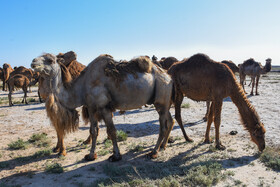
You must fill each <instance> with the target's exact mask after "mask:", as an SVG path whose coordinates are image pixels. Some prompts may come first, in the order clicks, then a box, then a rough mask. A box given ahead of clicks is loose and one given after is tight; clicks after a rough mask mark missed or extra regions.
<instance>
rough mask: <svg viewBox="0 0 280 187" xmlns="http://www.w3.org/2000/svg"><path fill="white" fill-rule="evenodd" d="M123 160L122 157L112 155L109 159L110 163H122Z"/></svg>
mask: <svg viewBox="0 0 280 187" xmlns="http://www.w3.org/2000/svg"><path fill="white" fill-rule="evenodd" d="M121 159H122V155H119V156H116V155H112V156H110V157H109V159H108V160H109V162H117V161H120V160H121Z"/></svg>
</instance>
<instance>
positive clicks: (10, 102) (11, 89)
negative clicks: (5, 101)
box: [8, 84, 14, 106]
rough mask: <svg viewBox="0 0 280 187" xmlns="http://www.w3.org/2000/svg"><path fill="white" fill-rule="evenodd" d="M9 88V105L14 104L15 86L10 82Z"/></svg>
mask: <svg viewBox="0 0 280 187" xmlns="http://www.w3.org/2000/svg"><path fill="white" fill-rule="evenodd" d="M8 89H9V94H8V98H9V106H13V105H14V104H13V102H12V93H13V89H14V87H13V86H11V85H9V84H8Z"/></svg>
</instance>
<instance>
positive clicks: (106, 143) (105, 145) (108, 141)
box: [104, 139, 113, 148]
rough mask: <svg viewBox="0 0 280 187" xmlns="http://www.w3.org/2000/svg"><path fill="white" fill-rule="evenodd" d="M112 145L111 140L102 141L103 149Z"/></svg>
mask: <svg viewBox="0 0 280 187" xmlns="http://www.w3.org/2000/svg"><path fill="white" fill-rule="evenodd" d="M112 145H113V143H112V140H110V139H106V140H105V141H104V147H105V148H109V147H112Z"/></svg>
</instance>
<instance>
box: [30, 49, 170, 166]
mask: <svg viewBox="0 0 280 187" xmlns="http://www.w3.org/2000/svg"><path fill="white" fill-rule="evenodd" d="M31 67H32V68H33V69H34V70H35V71H37V72H40V75H41V76H43V77H44V78H45V81H48V82H49V84H50V87H51V95H50V96H49V97H48V101H47V102H48V103H50V104H49V106H50V107H48V108H47V112H48V111H49V110H63V111H64V112H61V113H62V114H63V113H64V115H60V116H57V117H58V119H57V121H61V122H62V123H65V124H67V126H68V128H70V127H71V129H72V130H74V129H75V128H72V127H75V126H76V124H77V123H78V113H77V111H76V110H75V109H76V108H77V107H79V106H82V105H84V106H86V107H87V111H88V117H89V121H90V134H91V137H92V147H91V150H90V153H89V154H87V155H85V159H86V160H95V159H96V158H97V155H96V140H97V136H98V132H99V126H98V122H99V121H100V120H104V122H105V125H106V127H107V134H108V137H109V138H110V139H111V140H112V143H113V155H111V156H110V157H109V161H111V162H114V161H119V160H121V159H122V156H121V153H120V151H119V148H118V144H117V140H116V129H115V126H114V123H113V119H112V112H113V111H115V110H116V109H120V110H131V109H135V108H139V107H140V106H142V105H144V104H154V106H155V108H156V110H157V112H158V114H159V121H160V132H159V137H158V140H157V143H156V146H155V148H154V149H153V150H152V151H151V152H150V153H149V156H150V158H155V157H157V154H158V151H159V148H160V146H161V147H163V148H165V146H166V144H167V140H168V137H169V135H170V132H171V130H172V128H173V125H174V122H173V119H172V117H171V114H170V112H169V108H170V105H171V96H172V87H173V86H172V85H173V82H172V80H171V78H170V77H169V76H168V74H167V73H166V72H164V71H163V70H162V69H161V68H159V67H158V66H155V65H154V64H153V63H152V62H151V60H150V59H149V58H147V57H139V58H136V59H132V60H130V61H129V62H126V63H117V62H116V61H115V60H114V59H113V57H111V56H110V55H100V56H99V57H97V58H96V59H94V60H93V61H92V62H91V63H90V64H89V65H88V66H87V67H86V68H85V70H84V71H83V72H82V73H81V74H80V76H79V77H78V78H77V79H76V80H74V81H71V76H70V73H69V71H68V69H67V68H66V67H65V66H64V65H63V64H62V63H59V61H58V58H57V57H56V56H55V55H52V54H44V55H41V56H39V57H37V58H35V59H33V61H32V63H31ZM49 117H50V118H51V117H52V116H49Z"/></svg>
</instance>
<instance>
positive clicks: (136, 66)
mask: <svg viewBox="0 0 280 187" xmlns="http://www.w3.org/2000/svg"><path fill="white" fill-rule="evenodd" d="M152 67H153V63H152V61H151V60H150V58H148V57H145V56H141V57H138V58H134V59H132V60H130V61H128V62H127V61H121V62H116V61H113V60H112V61H109V63H107V65H106V66H105V68H104V72H105V75H106V76H108V77H112V78H113V79H114V80H115V81H116V82H120V81H123V80H124V78H125V77H126V76H127V74H132V75H133V76H134V77H135V78H138V76H137V73H145V72H146V73H150V72H151V71H152Z"/></svg>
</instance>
